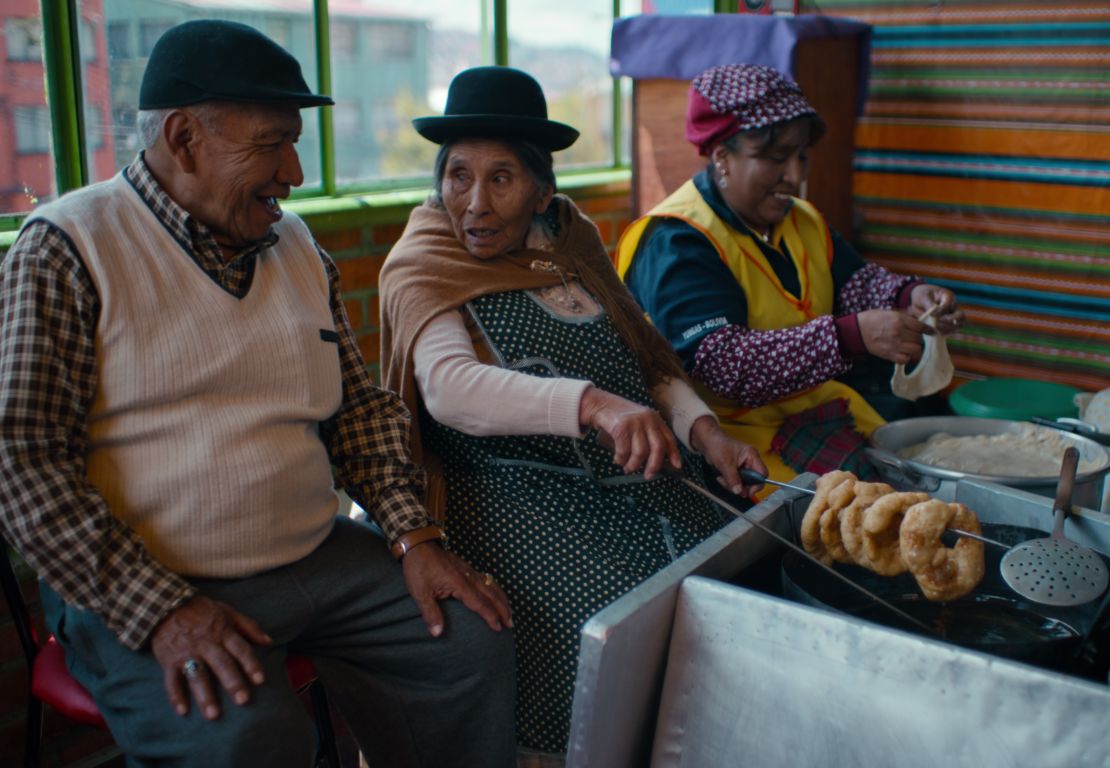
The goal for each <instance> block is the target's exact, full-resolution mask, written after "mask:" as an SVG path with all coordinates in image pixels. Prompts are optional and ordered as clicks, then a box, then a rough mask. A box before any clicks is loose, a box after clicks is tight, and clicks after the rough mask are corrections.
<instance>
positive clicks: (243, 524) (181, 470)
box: [0, 21, 515, 768]
mask: <svg viewBox="0 0 1110 768" xmlns="http://www.w3.org/2000/svg"><path fill="white" fill-rule="evenodd" d="M331 103H332V101H331V99H329V98H328V97H326V96H320V95H316V94H313V93H311V92H310V90H309V89H308V86H307V85H306V84H305V82H304V79H303V78H302V76H301V71H300V67H299V65H298V64H297V62H296V60H295V59H294V58H293V57H292V56H290V55H289V54H288V53H287V52H286V51H284V50H283V49H282V48H280V47H279V46H278V45H276V44H275V43H274V42H273V41H271V40H269V39H268V38H266V37H265V36H264V35H262V34H260V33H259V32H257V31H256V30H254V29H252V28H250V27H247V26H244V25H241V24H234V23H229V22H222V21H195V22H188V23H185V24H182V25H180V26H178V27H175V28H173V29H171V30H169V31H168V32H167V33H166V34H165V35H164V36H163V37H162V39H161V40H160V41H159V42H158V44H157V45H156V46H155V48H154V50H153V51H152V53H151V56H150V61H149V63H148V65H147V70H146V72H145V74H144V77H143V82H142V87H141V91H140V101H139V109H140V110H141V112H140V120H139V123H140V131H141V134H142V139H143V143H144V146H145V147H146V149H145V151H144V152H143V153H142V154H141V155H140V156H139V157H138V158H137V159H136V160H135V161H134V162H133V163H132V164H131V165H130V166H128V167H127V168H126V169H124V171H123V172H122V173H120V174H119V175H117V176H116V177H115V178H113V179H111V180H109V181H106V182H103V183H100V184H95V185H93V186H91V187H88V188H86V189H83V190H80V191H77V192H74V193H72V194H69V195H66V196H65V197H63V198H61V199H60V200H58V201H56V202H54V203H51V204H48V205H45V206H43V207H42V208H40V209H39V210H38V211H36V212H35V213H34V214H32V215H31V216H30V217H29V218H28V220H27V222H26V224H25V225H24V227H23V230H22V232H21V233H20V235H19V239H18V240H17V241H16V243H15V245H14V246H13V247H12V249H11V251H10V252H9V254H8V255H7V257H6V259H5V261H4V264H3V268H2V284H0V317H2V318H3V319H2V322H3V330H2V334H0V418H2V420H3V429H2V432H0V523H2V525H3V530H4V533H5V536H7V537H8V538H9V539H10V540H11V541H13V542H14V543H15V545H16V546H17V547H18V548H19V549H20V550H21V551H22V553H23V554H24V556H25V557H26V559H27V560H28V562H29V563H30V564H31V565H32V567H34V568H35V569H36V570H37V571H38V572H39V574H40V575H41V576H42V578H43V581H44V583H45V587H44V590H43V603H44V605H45V608H46V614H47V621H48V625H49V627H50V629H51V630H53V631H54V633H55V634H56V635H57V637H58V640H59V642H61V643H62V645H63V647H64V648H65V651H66V658H67V661H68V663H69V665H70V668H71V670H72V672H73V674H74V676H75V677H76V678H77V679H78V680H79V681H80V682H81V683H82V684H83V685H85V686H86V687H87V688H88V689H89V691H90V692H91V693H92V695H93V696H94V698H95V699H96V702H97V705H98V706H99V707H100V709H101V711H102V713H103V714H104V717H105V719H106V720H107V722H108V724H109V727H110V728H111V731H112V733H113V735H114V736H115V738H116V740H117V741H118V743H119V744H120V746H121V747H122V749H123V750H124V751H125V752H126V753H127V755H128V756H129V759H130V760H131V764H136V765H145V764H148V763H149V764H154V763H157V764H159V765H163V764H172V765H190V766H194V765H195V766H204V767H205V768H212V767H213V766H221V765H226V766H245V765H266V766H286V765H288V766H306V765H308V764H310V762H311V751H312V750H311V744H312V740H311V733H310V724H309V723H308V721H307V717H306V715H305V713H304V710H303V708H302V706H301V705H300V702H299V701H298V700H297V698H296V696H295V693H294V691H293V690H292V689H291V688H290V686H289V684H288V681H287V680H286V677H285V674H284V669H283V661H284V657H285V653H286V650H287V649H296V650H298V651H300V652H303V653H304V654H306V655H307V656H309V657H310V658H311V659H312V660H313V661H314V663H315V665H316V668H317V670H318V672H319V675H320V677H321V679H322V680H323V682H324V684H325V686H326V687H327V688H328V690H329V692H330V693H331V694H332V697H333V699H334V700H335V701H336V702H337V704H338V706H339V708H340V710H341V711H342V712H343V714H344V716H345V717H346V719H347V721H348V722H349V724H350V725H351V728H352V730H353V731H354V733H355V735H356V737H357V740H358V742H359V745H360V747H361V748H362V749H363V750H364V752H366V753H367V754H368V755H369V758H370V761H371V764H372V765H375V766H391V767H392V766H407V765H423V766H437V767H438V766H449V765H458V766H504V765H511V764H513V763H514V761H515V753H514V739H513V717H512V708H513V690H514V680H513V674H514V673H513V662H512V659H513V651H512V640H511V637H510V635H509V632H507V631H501V630H502V628H503V627H508V626H511V619H510V615H509V610H508V604H507V601H506V599H505V596H504V594H503V593H502V592H501V590H500V589H499V588H498V587H497V585H496V584H495V583H493V582H492V580H491V579H490V578H489V577H488V576H483V575H482V574H476V573H472V572H471V570H470V569H469V568H468V567H467V566H466V564H465V563H463V562H462V561H461V560H459V559H458V558H456V557H455V556H453V555H451V554H450V553H448V552H447V551H445V550H444V549H443V548H442V547H441V546H440V543H439V539H440V538H441V536H442V534H441V533H440V531H439V529H438V528H436V527H435V526H434V525H432V523H431V521H430V520H429V519H428V517H427V516H426V513H425V511H424V509H423V508H422V506H421V505H420V503H419V501H418V496H419V494H420V492H421V483H422V475H421V473H420V470H419V469H418V468H417V467H416V466H415V465H414V464H413V463H412V462H411V461H410V459H409V455H408V446H407V435H408V419H409V415H408V413H407V412H406V410H405V409H404V407H403V406H402V405H401V404H400V402H399V400H398V399H397V398H396V397H395V396H393V395H392V394H389V393H387V392H385V391H383V390H380V389H378V388H376V387H375V386H373V385H372V384H371V382H370V381H369V379H368V377H367V374H366V371H365V368H364V365H363V362H362V360H361V358H360V356H359V353H358V350H357V347H356V345H355V341H354V338H353V335H352V333H351V329H350V325H349V323H348V320H347V317H346V314H345V312H344V308H343V304H342V302H341V300H340V294H339V287H338V273H337V271H336V268H335V266H334V264H333V263H332V262H331V260H330V259H329V258H328V257H327V256H326V255H325V254H324V253H323V251H322V250H321V249H320V248H319V246H318V245H317V244H316V243H315V242H314V240H313V239H312V236H311V234H310V233H309V231H308V229H307V228H306V227H305V225H304V224H303V223H302V222H301V221H300V220H299V219H297V218H296V217H295V216H292V215H290V214H288V213H284V214H283V212H282V210H281V208H280V207H279V204H278V201H279V200H281V199H283V198H285V197H287V196H288V195H289V192H290V190H291V189H292V188H293V187H296V186H298V185H299V184H300V183H301V182H302V181H303V175H302V172H301V166H300V163H299V160H298V158H297V152H296V149H295V147H294V144H295V143H296V141H297V139H298V137H299V135H300V132H301V117H300V112H299V110H300V109H301V108H303V107H312V106H320V105H323V104H331ZM333 472H334V477H335V478H336V482H337V483H338V484H339V485H340V486H342V487H343V488H344V489H346V490H347V491H348V492H349V493H350V495H351V496H352V497H353V498H354V499H356V500H357V501H358V502H359V503H360V504H361V505H362V506H363V507H364V508H366V509H367V510H368V511H370V513H371V514H372V515H373V517H374V519H375V521H376V522H377V523H378V525H379V526H380V528H381V530H382V531H383V532H384V534H385V537H386V539H387V540H388V545H387V542H386V541H383V540H382V538H381V537H380V535H376V533H375V532H374V531H372V530H371V528H369V527H368V526H366V525H363V524H360V523H357V522H354V521H352V520H350V519H347V518H342V517H337V516H336V510H337V506H338V501H337V496H336V493H335V490H334V489H333ZM391 549H392V554H393V557H391V556H390V554H391V552H390V550H391ZM394 558H399V559H400V564H398V563H397V562H396V560H395V559H394ZM440 601H443V602H442V603H441V602H440Z"/></svg>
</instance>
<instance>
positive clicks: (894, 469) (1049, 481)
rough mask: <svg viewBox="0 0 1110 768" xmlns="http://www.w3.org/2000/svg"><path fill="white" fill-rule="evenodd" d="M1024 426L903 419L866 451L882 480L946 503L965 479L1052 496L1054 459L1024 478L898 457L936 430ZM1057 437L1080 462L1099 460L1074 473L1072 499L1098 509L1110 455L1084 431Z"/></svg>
mask: <svg viewBox="0 0 1110 768" xmlns="http://www.w3.org/2000/svg"><path fill="white" fill-rule="evenodd" d="M1024 424H1025V423H1024V422H1021V421H1011V420H1008V419H976V418H971V417H968V416H925V417H922V418H917V419H900V420H898V421H892V422H890V423H888V424H884V425H883V426H881V427H879V428H878V429H876V430H875V431H874V432H873V433H872V434H871V447H870V448H868V449H867V455H868V456H869V457H870V459H871V463H872V464H874V465H875V468H876V469H877V470H878V472H879V474H880V475H881V476H882V478H883V479H884V480H885V481H886V482H888V483H890V484H891V485H894V486H895V487H898V488H902V489H905V490H920V491H925V492H926V493H930V494H932V495H933V496H935V497H937V498H939V499H943V500H944V501H952V500H954V499H955V494H956V483H957V482H959V481H960V480H965V479H970V480H984V481H986V482H990V483H997V484H998V485H1005V486H1007V487H1010V488H1019V489H1021V490H1023V491H1027V492H1029V493H1035V494H1038V495H1040V496H1048V497H1050V498H1051V497H1053V496H1055V495H1056V482H1057V479H1058V476H1059V470H1060V468H1059V466H1051V465H1050V464H1051V462H1046V466H1045V473H1044V475H1043V476H1041V477H1023V476H1007V475H983V474H976V473H973V472H962V471H959V470H955V469H946V468H944V467H938V466H933V465H932V464H925V463H923V462H919V461H914V460H912V459H905V458H902V457H901V456H899V455H898V452H899V451H900V450H902V449H903V448H908V447H909V446H911V445H916V444H918V443H922V442H924V441H926V440H928V439H929V438H930V437H932V436H933V435H935V434H937V433H938V432H946V433H948V434H950V435H954V436H957V437H964V436H969V435H1002V434H1006V433H1010V432H1018V431H1020V430H1021V429H1022V428H1023V427H1024ZM1059 436H1060V439H1061V440H1063V441H1064V442H1065V443H1070V444H1072V445H1074V446H1075V447H1076V448H1077V449H1078V450H1079V456H1080V460H1081V461H1095V462H1096V465H1095V467H1094V468H1093V469H1090V470H1087V471H1086V472H1081V473H1080V474H1079V475H1077V476H1076V480H1075V493H1074V495H1073V497H1072V499H1073V503H1074V504H1075V506H1080V507H1087V508H1089V509H1098V508H1099V507H1100V505H1101V500H1102V484H1103V481H1104V480H1105V478H1106V475H1107V474H1108V473H1110V453H1108V452H1107V450H1106V449H1105V448H1103V446H1101V445H1099V444H1098V443H1096V442H1095V441H1094V440H1091V439H1089V438H1086V437H1083V436H1081V435H1076V434H1072V433H1069V432H1060V433H1059Z"/></svg>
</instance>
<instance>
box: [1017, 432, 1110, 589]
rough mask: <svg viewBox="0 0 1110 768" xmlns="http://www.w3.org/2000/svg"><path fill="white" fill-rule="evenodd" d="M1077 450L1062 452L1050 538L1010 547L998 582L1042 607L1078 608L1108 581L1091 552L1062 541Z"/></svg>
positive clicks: (1109, 576) (1102, 565)
mask: <svg viewBox="0 0 1110 768" xmlns="http://www.w3.org/2000/svg"><path fill="white" fill-rule="evenodd" d="M1078 464H1079V451H1077V450H1076V449H1075V446H1069V447H1068V449H1067V450H1066V451H1064V460H1063V462H1062V466H1061V468H1060V484H1059V485H1058V486H1057V487H1056V503H1055V504H1053V507H1052V513H1053V515H1054V520H1053V525H1052V535H1051V536H1048V537H1046V538H1041V539H1030V540H1029V541H1026V542H1023V543H1021V544H1018V545H1017V546H1015V547H1013V548H1012V549H1011V550H1010V551H1009V552H1007V553H1006V555H1005V556H1004V557H1003V558H1002V579H1003V581H1005V582H1006V584H1007V586H1009V587H1010V589H1012V590H1014V591H1015V592H1017V593H1018V594H1019V595H1022V596H1024V597H1027V598H1029V599H1030V600H1032V601H1033V602H1036V603H1043V604H1045V605H1060V606H1065V605H1081V604H1083V603H1089V602H1091V601H1092V600H1095V599H1097V598H1098V596H1099V595H1101V594H1102V593H1103V592H1104V591H1106V586H1107V584H1108V583H1110V571H1107V569H1106V563H1105V562H1104V561H1103V559H1102V557H1101V556H1100V555H1099V554H1098V553H1097V552H1095V551H1094V550H1092V549H1088V548H1087V547H1084V546H1083V545H1082V544H1077V543H1075V542H1074V541H1072V540H1070V539H1067V538H1065V537H1064V520H1065V518H1067V513H1068V509H1070V508H1071V494H1072V488H1073V487H1074V485H1075V471H1076V468H1077V466H1078Z"/></svg>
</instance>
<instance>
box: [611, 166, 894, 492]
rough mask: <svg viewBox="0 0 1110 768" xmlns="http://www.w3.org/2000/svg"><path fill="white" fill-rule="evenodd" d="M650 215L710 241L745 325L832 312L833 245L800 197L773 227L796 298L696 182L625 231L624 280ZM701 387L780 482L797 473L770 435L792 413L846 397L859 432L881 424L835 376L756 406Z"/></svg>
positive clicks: (784, 323) (620, 267)
mask: <svg viewBox="0 0 1110 768" xmlns="http://www.w3.org/2000/svg"><path fill="white" fill-rule="evenodd" d="M653 218H673V219H679V220H681V221H684V222H686V223H687V224H689V225H690V226H692V227H694V228H695V229H697V230H698V231H699V232H701V233H702V234H703V235H705V236H706V237H707V238H708V239H709V242H710V243H712V244H713V247H714V248H715V249H716V251H717V253H718V254H719V255H720V257H721V260H722V261H724V263H725V264H727V265H728V268H729V270H730V271H731V272H732V275H733V277H735V278H736V282H737V283H739V284H740V285H741V286H742V287H743V289H744V294H745V295H746V297H747V301H748V317H747V325H748V327H749V328H752V329H755V330H761V331H769V330H777V329H780V328H792V327H794V326H796V325H801V324H802V323H806V322H809V321H810V320H813V319H814V318H817V317H820V316H822V315H829V314H832V311H833V302H834V300H835V297H834V291H833V279H832V270H831V268H830V264H831V262H832V256H833V249H832V242H831V237H830V234H829V228H828V226H827V225H826V224H825V219H824V217H822V216H821V214H820V213H818V211H817V209H816V208H814V207H813V206H812V205H810V204H809V203H807V202H806V201H805V200H801V199H798V198H795V199H794V204H793V205H792V206H791V208H790V212H789V213H788V214H787V216H786V218H785V219H783V221H782V222H780V223H779V224H777V225H776V226H775V228H774V230H773V231H772V236H771V243H781V242H785V243H786V247H787V248H788V249H789V252H790V256H791V258H792V259H793V261H794V264H795V266H796V267H797V269H798V281H799V283H800V285H801V290H800V292H799V293H800V296H797V297H795V296H793V295H791V294H790V293H789V292H788V291H787V290H786V289H785V288H783V286H782V283H781V282H780V281H779V279H778V276H777V275H776V274H775V270H774V269H773V268H772V267H771V265H770V263H769V262H768V261H767V257H766V256H764V255H763V251H762V250H761V249H760V247H759V245H758V244H757V243H756V242H755V240H754V239H753V238H751V237H750V236H748V235H745V234H742V233H740V232H738V231H736V230H735V229H733V228H732V227H730V226H728V225H727V224H725V222H723V221H721V219H720V218H719V217H718V216H717V214H716V213H714V212H713V209H712V208H710V207H709V204H708V203H706V202H705V200H704V199H703V198H702V196H701V193H700V192H698V190H697V187H695V186H694V182H693V181H687V182H686V183H685V184H683V185H682V186H681V187H679V189H678V190H677V191H676V192H675V193H674V194H672V195H671V196H670V197H668V198H667V199H666V200H664V201H663V202H662V203H660V204H659V205H657V206H656V207H655V208H653V209H652V210H651V211H649V212H648V214H647V215H646V216H644V217H643V218H640V219H638V220H636V221H634V222H633V223H632V224H631V226H629V227H628V229H626V230H625V232H624V234H623V235H622V236H621V239H620V243H619V244H618V245H617V272H618V273H619V274H620V276H621V279H624V276H625V275H626V274H627V273H628V270H629V269H630V268H631V266H632V262H633V260H634V259H635V257H636V253H637V251H638V250H639V245H640V241H641V239H642V238H643V235H644V232H645V230H646V229H647V227H648V224H649V223H650V222H651V220H652V219H653ZM698 390H699V394H700V395H701V396H702V398H703V399H704V400H705V401H706V402H707V403H709V405H710V406H712V408H713V410H714V412H715V413H716V414H717V417H718V418H719V419H720V420H721V426H722V427H723V428H724V429H725V431H726V432H728V433H729V434H731V435H732V436H733V437H735V438H737V439H738V440H743V441H744V442H746V443H748V444H750V445H753V446H755V447H756V448H758V449H759V452H760V454H761V455H762V458H763V461H764V463H765V464H766V465H767V469H768V475H769V477H771V478H772V479H773V480H779V481H783V482H786V481H789V480H790V479H791V478H793V477H794V476H795V475H797V474H798V473H797V471H796V470H794V469H792V468H791V467H789V466H787V465H786V464H784V463H783V462H782V460H781V459H780V458H779V457H778V455H777V454H774V453H772V452H771V440H772V439H773V438H774V436H775V433H776V432H778V430H779V427H780V426H782V423H783V421H785V420H786V419H787V418H789V417H790V416H793V415H795V414H798V413H802V412H803V411H807V410H809V409H810V408H814V407H816V406H818V405H821V404H822V403H827V402H830V401H832V400H835V399H838V398H843V399H845V400H847V401H848V407H849V410H850V411H851V413H852V416H853V418H854V419H855V423H856V429H857V430H859V431H860V432H861V433H863V434H864V435H870V434H871V432H872V431H874V430H875V428H876V427H878V426H880V425H882V424H883V423H884V422H883V418H882V417H881V416H879V414H878V413H876V412H875V409H874V408H872V407H871V406H870V405H868V404H867V402H866V401H865V400H864V399H863V398H862V397H861V396H860V395H859V393H857V392H856V391H855V390H854V389H852V388H851V387H849V386H848V385H846V384H842V383H840V382H839V381H826V382H825V383H824V384H820V385H818V386H816V387H813V388H812V389H807V390H804V391H802V392H798V393H795V394H793V395H790V396H788V397H784V398H782V399H781V400H776V401H775V402H772V403H768V404H766V405H763V406H760V407H758V408H739V407H737V405H736V403H735V402H734V401H731V400H726V399H725V398H722V397H720V396H718V395H715V394H713V393H712V392H709V391H708V390H707V389H706V388H705V387H703V386H701V385H698Z"/></svg>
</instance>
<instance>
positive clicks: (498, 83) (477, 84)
mask: <svg viewBox="0 0 1110 768" xmlns="http://www.w3.org/2000/svg"><path fill="white" fill-rule="evenodd" d="M412 124H413V126H414V127H415V128H416V130H417V132H418V133H419V134H420V135H421V136H423V137H424V138H425V139H428V140H429V141H434V142H435V143H436V144H442V143H443V142H445V141H449V140H451V139H487V138H488V139H520V140H523V141H529V142H531V143H533V144H535V145H536V146H538V147H542V148H544V149H546V150H548V151H555V150H557V149H566V148H567V147H569V146H570V145H571V144H573V143H574V142H575V140H576V139H577V138H578V131H577V130H575V129H574V128H571V127H570V126H569V125H565V124H564V123H557V122H555V121H554V120H548V119H547V101H546V100H545V99H544V97H543V89H542V88H540V84H539V83H537V82H536V81H535V79H534V78H533V77H532V76H531V75H529V74H527V73H526V72H521V71H520V70H519V69H512V68H511V67H473V68H472V69H464V70H463V71H462V72H460V73H459V74H457V75H455V78H454V79H453V80H452V81H451V85H450V87H448V89H447V108H446V109H445V110H444V111H443V116H442V117H439V116H437V117H418V118H415V119H414V120H413V121H412Z"/></svg>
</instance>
